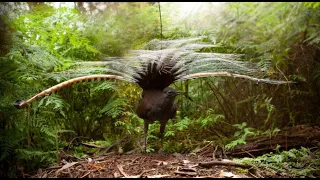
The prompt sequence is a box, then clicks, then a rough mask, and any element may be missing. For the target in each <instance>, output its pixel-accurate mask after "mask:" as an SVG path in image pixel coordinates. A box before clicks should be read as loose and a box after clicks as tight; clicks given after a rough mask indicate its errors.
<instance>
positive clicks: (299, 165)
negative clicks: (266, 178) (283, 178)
mask: <svg viewBox="0 0 320 180" xmlns="http://www.w3.org/2000/svg"><path fill="white" fill-rule="evenodd" d="M311 156H315V154H314V153H313V152H311V151H310V149H307V148H304V147H301V148H300V149H299V150H298V149H291V150H289V151H282V152H279V151H278V152H277V153H276V154H274V153H272V152H271V153H269V154H265V155H262V156H259V157H256V158H243V159H234V161H236V162H242V163H246V164H251V165H253V166H255V167H258V168H260V169H266V170H267V171H273V172H277V173H279V174H284V175H287V176H293V177H315V176H316V175H317V173H318V172H317V171H318V167H319V165H320V161H319V157H315V158H311Z"/></svg>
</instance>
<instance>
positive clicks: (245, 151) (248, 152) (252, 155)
mask: <svg viewBox="0 0 320 180" xmlns="http://www.w3.org/2000/svg"><path fill="white" fill-rule="evenodd" d="M241 151H243V152H245V153H247V154H249V155H250V156H251V157H252V158H256V157H255V156H254V155H252V154H251V153H250V152H248V151H246V150H244V149H241Z"/></svg>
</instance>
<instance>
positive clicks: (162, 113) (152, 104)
mask: <svg viewBox="0 0 320 180" xmlns="http://www.w3.org/2000/svg"><path fill="white" fill-rule="evenodd" d="M179 93H180V92H178V91H176V90H174V89H172V88H168V87H167V88H165V89H163V90H158V89H147V90H144V91H143V93H142V98H141V100H140V102H139V105H138V107H137V110H136V113H137V115H138V116H139V117H140V118H142V119H143V120H144V133H145V135H144V144H143V145H144V147H143V149H144V151H146V144H147V133H148V128H149V124H152V123H153V122H154V121H159V122H160V138H161V143H162V140H163V133H164V131H165V128H166V124H167V122H168V120H169V119H171V118H174V117H175V116H176V112H177V105H176V104H175V103H174V99H175V97H176V96H177V95H178V94H179Z"/></svg>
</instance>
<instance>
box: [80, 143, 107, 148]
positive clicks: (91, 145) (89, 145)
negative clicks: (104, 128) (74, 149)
mask: <svg viewBox="0 0 320 180" xmlns="http://www.w3.org/2000/svg"><path fill="white" fill-rule="evenodd" d="M81 144H83V145H85V146H88V147H94V148H105V147H103V146H98V145H95V144H89V143H84V142H83V143H81Z"/></svg>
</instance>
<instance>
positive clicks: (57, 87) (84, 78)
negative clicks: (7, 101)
mask: <svg viewBox="0 0 320 180" xmlns="http://www.w3.org/2000/svg"><path fill="white" fill-rule="evenodd" d="M106 79H118V80H126V79H125V78H124V77H122V76H117V75H91V76H82V77H78V78H73V79H70V80H67V81H64V82H62V83H60V84H57V85H55V86H52V87H51V88H48V89H46V90H44V91H42V92H40V93H38V94H36V95H35V96H33V97H32V98H30V99H28V100H27V101H23V100H17V101H16V102H14V103H13V105H14V106H15V107H16V108H19V109H21V108H24V107H26V106H27V105H28V104H29V103H31V102H33V101H34V100H36V99H38V98H40V97H44V96H46V95H50V94H52V93H54V92H57V91H58V90H60V89H62V88H65V87H68V86H71V85H73V84H76V83H80V82H83V81H89V80H93V81H96V80H106Z"/></svg>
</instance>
